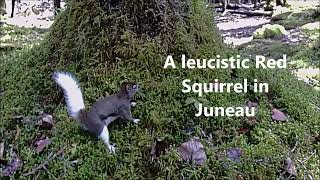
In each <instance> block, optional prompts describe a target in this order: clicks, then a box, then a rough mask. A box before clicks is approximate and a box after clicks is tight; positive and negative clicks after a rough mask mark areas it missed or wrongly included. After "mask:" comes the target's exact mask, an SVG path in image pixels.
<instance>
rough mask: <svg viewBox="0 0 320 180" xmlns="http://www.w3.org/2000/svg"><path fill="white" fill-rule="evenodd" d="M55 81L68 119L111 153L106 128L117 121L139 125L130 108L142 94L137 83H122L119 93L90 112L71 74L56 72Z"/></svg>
mask: <svg viewBox="0 0 320 180" xmlns="http://www.w3.org/2000/svg"><path fill="white" fill-rule="evenodd" d="M53 80H54V81H55V82H56V83H57V84H58V85H59V86H60V87H61V88H62V89H63V90H64V98H65V101H66V104H67V108H68V112H69V115H70V116H71V117H73V118H74V119H75V120H77V121H78V122H79V124H80V127H82V128H83V129H84V130H86V131H88V132H89V133H91V134H93V135H95V136H97V137H98V138H100V139H102V140H103V142H104V143H105V144H106V146H107V147H108V149H109V150H110V151H111V152H112V153H115V146H114V145H112V144H110V142H109V131H108V127H107V126H108V125H109V124H110V123H111V122H112V121H114V120H116V119H117V118H121V119H125V120H129V121H131V122H134V123H138V122H139V121H140V120H139V119H135V118H133V117H132V114H131V106H135V105H136V103H135V102H131V100H132V98H133V96H134V95H135V93H136V92H138V90H139V85H138V84H137V83H135V82H124V83H122V84H121V87H120V90H119V91H118V92H116V93H114V94H112V95H110V96H108V97H105V98H103V99H101V100H98V101H97V102H95V103H94V104H93V105H92V107H91V109H90V110H87V109H86V108H85V105H84V100H83V95H82V91H81V89H80V87H79V83H78V81H77V79H76V78H75V77H74V76H73V75H72V74H71V73H68V72H54V74H53Z"/></svg>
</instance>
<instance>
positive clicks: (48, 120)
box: [40, 114, 53, 129]
mask: <svg viewBox="0 0 320 180" xmlns="http://www.w3.org/2000/svg"><path fill="white" fill-rule="evenodd" d="M40 127H41V128H42V129H52V127H53V117H52V115H49V114H45V115H44V116H43V117H42V118H41V125H40Z"/></svg>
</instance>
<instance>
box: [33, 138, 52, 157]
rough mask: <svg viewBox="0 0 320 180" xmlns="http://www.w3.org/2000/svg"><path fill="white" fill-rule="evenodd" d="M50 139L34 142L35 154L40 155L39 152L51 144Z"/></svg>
mask: <svg viewBox="0 0 320 180" xmlns="http://www.w3.org/2000/svg"><path fill="white" fill-rule="evenodd" d="M51 142H52V141H51V139H50V138H48V137H46V138H44V139H40V140H38V141H36V152H37V153H40V152H41V151H43V149H44V148H45V147H46V146H48V145H49V144H51Z"/></svg>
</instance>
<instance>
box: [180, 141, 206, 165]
mask: <svg viewBox="0 0 320 180" xmlns="http://www.w3.org/2000/svg"><path fill="white" fill-rule="evenodd" d="M178 152H179V154H180V156H181V157H182V159H183V160H184V161H191V162H194V163H195V164H196V165H202V164H203V163H204V162H205V161H206V160H207V155H206V153H205V151H204V147H203V145H202V144H201V142H200V140H199V139H198V138H191V139H190V140H189V141H187V142H184V143H182V144H181V146H180V147H179V148H178Z"/></svg>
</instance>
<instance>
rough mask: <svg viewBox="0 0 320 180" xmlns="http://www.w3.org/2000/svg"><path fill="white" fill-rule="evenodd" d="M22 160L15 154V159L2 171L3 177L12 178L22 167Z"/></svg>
mask: <svg viewBox="0 0 320 180" xmlns="http://www.w3.org/2000/svg"><path fill="white" fill-rule="evenodd" d="M21 165H22V164H21V159H20V158H19V157H18V156H17V155H16V154H15V155H14V158H13V159H12V160H11V161H10V162H9V164H7V165H6V166H5V168H4V169H3V171H2V175H3V176H11V175H13V174H14V173H15V171H16V170H17V169H18V168H19V167H20V166H21Z"/></svg>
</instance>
